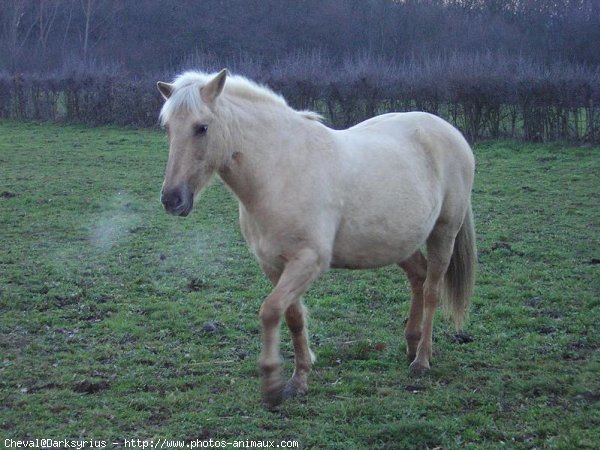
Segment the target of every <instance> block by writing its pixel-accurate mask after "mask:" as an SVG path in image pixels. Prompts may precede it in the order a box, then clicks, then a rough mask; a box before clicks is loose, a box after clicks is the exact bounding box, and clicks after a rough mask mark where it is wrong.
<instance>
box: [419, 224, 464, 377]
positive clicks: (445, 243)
mask: <svg viewBox="0 0 600 450" xmlns="http://www.w3.org/2000/svg"><path fill="white" fill-rule="evenodd" d="M455 235H456V233H453V232H452V231H451V230H449V227H447V226H445V225H443V224H438V225H436V227H435V228H434V229H433V232H432V233H431V235H430V236H429V238H428V239H427V276H426V278H425V283H424V284H423V329H422V333H421V340H420V341H419V345H418V346H417V354H416V357H415V359H414V361H413V362H412V363H411V364H410V373H411V375H415V376H420V375H422V374H424V373H425V372H426V371H427V370H428V369H429V367H430V366H429V361H430V359H431V345H432V343H431V341H432V334H433V317H434V315H435V309H436V305H437V303H438V299H439V296H440V293H441V291H442V285H443V281H444V275H445V274H446V270H447V269H448V265H449V264H450V258H451V257H452V251H453V248H454V236H455Z"/></svg>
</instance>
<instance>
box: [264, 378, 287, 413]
mask: <svg viewBox="0 0 600 450" xmlns="http://www.w3.org/2000/svg"><path fill="white" fill-rule="evenodd" d="M283 399H284V391H283V386H282V385H281V384H278V385H277V386H275V387H272V388H269V389H263V403H264V405H265V407H266V408H267V409H270V410H274V409H276V408H277V407H278V406H279V405H281V402H282V401H283Z"/></svg>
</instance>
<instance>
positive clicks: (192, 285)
mask: <svg viewBox="0 0 600 450" xmlns="http://www.w3.org/2000/svg"><path fill="white" fill-rule="evenodd" d="M206 287H207V283H206V281H204V280H203V279H201V278H192V279H191V280H190V281H189V282H188V284H187V289H188V291H190V292H196V291H199V290H201V289H204V288H206Z"/></svg>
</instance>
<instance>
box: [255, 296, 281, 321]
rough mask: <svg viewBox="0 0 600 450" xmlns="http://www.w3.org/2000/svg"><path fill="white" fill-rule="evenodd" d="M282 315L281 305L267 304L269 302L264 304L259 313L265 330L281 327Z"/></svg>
mask: <svg viewBox="0 0 600 450" xmlns="http://www.w3.org/2000/svg"><path fill="white" fill-rule="evenodd" d="M281 315H282V311H281V307H280V306H279V305H274V304H272V303H267V301H265V302H264V303H263V304H262V306H261V307H260V311H259V313H258V317H259V319H260V322H261V323H262V326H263V328H273V327H276V326H277V325H279V322H280V321H281Z"/></svg>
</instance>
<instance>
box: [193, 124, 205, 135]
mask: <svg viewBox="0 0 600 450" xmlns="http://www.w3.org/2000/svg"><path fill="white" fill-rule="evenodd" d="M207 131H208V126H207V125H202V124H196V125H194V135H196V136H204V135H205V134H206V132H207Z"/></svg>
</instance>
